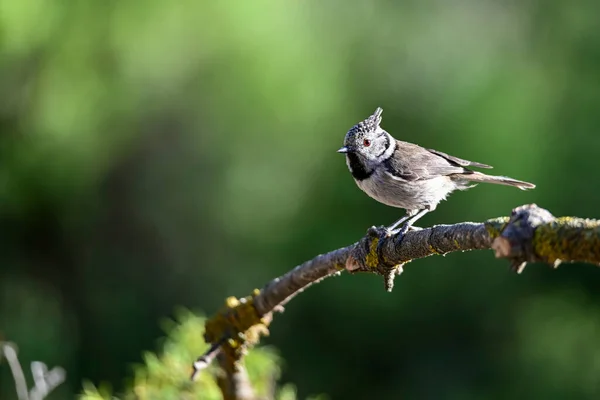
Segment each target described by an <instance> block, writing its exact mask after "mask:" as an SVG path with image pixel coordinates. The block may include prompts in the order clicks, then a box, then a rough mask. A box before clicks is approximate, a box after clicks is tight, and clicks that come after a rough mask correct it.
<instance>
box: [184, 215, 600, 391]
mask: <svg viewBox="0 0 600 400" xmlns="http://www.w3.org/2000/svg"><path fill="white" fill-rule="evenodd" d="M381 232H382V231H381V230H380V229H377V228H375V227H373V228H371V229H369V231H368V233H367V235H366V236H365V237H363V238H362V239H361V240H360V241H358V242H357V243H354V244H352V245H350V246H347V247H344V248H341V249H337V250H334V251H331V252H329V253H326V254H321V255H319V256H317V257H315V258H314V259H312V260H310V261H307V262H305V263H303V264H301V265H299V266H297V267H295V268H294V269H292V270H291V271H289V272H288V273H286V274H284V275H282V276H281V277H278V278H275V279H274V280H272V281H271V282H269V283H267V284H266V285H265V286H264V287H263V289H262V290H255V291H254V293H253V294H252V295H251V296H248V297H246V298H243V299H240V300H238V299H235V298H229V299H228V300H227V303H226V307H225V309H224V310H221V311H220V312H219V313H217V314H216V315H215V316H213V317H212V318H211V319H209V320H208V321H207V323H206V332H205V340H206V341H207V342H208V343H212V344H215V343H222V345H221V346H219V347H218V348H215V347H214V346H213V348H211V349H212V353H211V356H212V357H206V356H203V357H200V358H199V359H198V361H197V362H196V363H195V364H194V374H197V373H198V371H199V370H200V369H201V368H204V367H205V366H206V365H208V363H207V362H206V360H207V359H212V358H214V354H216V353H219V356H221V354H225V355H227V357H229V358H230V361H233V362H238V361H239V360H240V359H241V357H243V354H244V353H245V351H246V350H247V349H248V347H251V346H252V345H254V344H256V343H257V342H258V340H259V338H260V335H261V334H265V333H267V332H268V331H267V329H266V327H267V326H268V325H269V323H270V321H271V320H272V318H273V313H274V312H275V311H279V312H281V311H283V306H284V305H285V304H287V303H288V302H289V301H290V300H291V299H292V298H294V296H296V295H297V294H299V293H301V292H302V291H304V289H306V288H307V287H309V286H310V285H312V284H314V283H317V282H320V281H321V280H323V279H325V278H327V277H330V276H334V275H337V274H340V273H341V271H347V272H349V273H357V272H370V273H376V274H379V275H381V276H383V277H384V282H385V287H386V289H387V290H388V291H391V290H392V288H393V282H394V277H395V276H396V275H398V274H399V273H401V272H402V266H403V265H404V264H406V263H408V262H410V261H412V260H415V259H418V258H424V257H428V256H431V255H436V254H437V255H440V254H441V255H443V254H447V253H450V252H454V251H469V250H483V249H493V250H494V251H495V255H496V257H497V258H506V259H508V260H509V261H510V263H511V267H512V269H513V270H515V271H516V272H519V273H520V272H522V271H523V268H524V267H525V264H526V263H527V262H543V263H546V264H550V265H551V266H553V267H557V266H558V265H559V263H560V262H585V263H590V264H595V265H600V221H598V220H590V219H581V218H573V217H562V218H555V217H554V216H553V215H552V214H550V212H548V211H547V210H544V209H542V208H540V207H538V206H536V205H535V204H531V205H525V206H521V207H518V208H516V209H514V210H513V212H512V214H511V217H510V218H509V217H501V218H494V219H490V220H487V221H485V222H481V223H472V222H464V223H459V224H454V225H437V226H434V227H431V228H426V229H419V228H416V229H415V230H412V231H409V232H408V233H407V234H406V235H405V236H404V237H398V236H390V237H386V236H384V235H381ZM229 395H230V394H229ZM230 398H232V399H243V398H244V397H243V394H242V393H239V395H236V394H235V393H234V395H233V397H230Z"/></svg>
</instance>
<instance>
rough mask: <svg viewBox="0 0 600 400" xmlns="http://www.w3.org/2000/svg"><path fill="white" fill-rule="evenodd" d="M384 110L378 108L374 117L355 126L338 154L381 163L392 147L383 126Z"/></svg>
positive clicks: (347, 135) (347, 134)
mask: <svg viewBox="0 0 600 400" xmlns="http://www.w3.org/2000/svg"><path fill="white" fill-rule="evenodd" d="M382 113H383V110H382V109H381V108H380V107H378V108H377V109H376V110H375V112H374V113H373V115H371V116H370V117H369V118H367V119H365V120H364V121H361V122H359V123H358V124H356V125H354V126H353V127H352V128H351V129H350V130H349V131H348V133H346V137H345V138H344V146H343V147H342V148H341V149H339V150H338V153H344V154H348V155H350V154H353V155H357V156H359V157H361V158H363V159H364V160H366V161H379V160H380V159H381V157H383V156H384V155H385V153H386V150H388V148H389V147H390V144H391V140H392V138H391V137H390V135H389V134H388V133H387V132H386V131H384V130H383V129H382V128H381V127H380V126H379V124H381V114H382Z"/></svg>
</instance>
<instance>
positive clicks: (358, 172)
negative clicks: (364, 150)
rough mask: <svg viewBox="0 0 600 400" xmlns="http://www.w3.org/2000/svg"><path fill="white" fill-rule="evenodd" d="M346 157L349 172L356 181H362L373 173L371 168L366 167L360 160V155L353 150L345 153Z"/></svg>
mask: <svg viewBox="0 0 600 400" xmlns="http://www.w3.org/2000/svg"><path fill="white" fill-rule="evenodd" d="M346 157H348V164H349V165H350V172H351V173H352V176H353V177H354V179H356V180H357V181H362V180H365V179H367V178H368V177H370V176H371V175H373V172H374V170H373V169H367V167H366V166H365V164H364V163H363V162H362V161H361V159H360V157H359V156H358V155H356V154H355V153H353V152H348V153H346Z"/></svg>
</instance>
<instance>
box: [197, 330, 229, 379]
mask: <svg viewBox="0 0 600 400" xmlns="http://www.w3.org/2000/svg"><path fill="white" fill-rule="evenodd" d="M226 340H227V338H226V337H223V338H221V340H219V341H218V342H217V343H214V344H212V345H211V346H210V348H209V349H208V350H207V351H206V353H204V354H203V355H202V356H201V357H198V359H197V360H196V361H195V362H194V365H193V372H192V380H196V378H197V377H198V374H199V373H200V372H201V371H202V370H203V369H205V368H207V367H208V366H209V365H210V364H212V362H213V360H214V359H215V357H217V356H218V355H219V353H220V352H221V345H222V344H223V343H224V342H225V341H226Z"/></svg>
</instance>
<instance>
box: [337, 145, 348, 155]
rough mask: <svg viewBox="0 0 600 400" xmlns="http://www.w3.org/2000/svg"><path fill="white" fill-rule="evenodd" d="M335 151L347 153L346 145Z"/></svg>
mask: <svg viewBox="0 0 600 400" xmlns="http://www.w3.org/2000/svg"><path fill="white" fill-rule="evenodd" d="M337 152H338V153H347V152H348V148H347V147H346V146H344V147H342V148H341V149H339V150H338V151H337Z"/></svg>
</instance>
